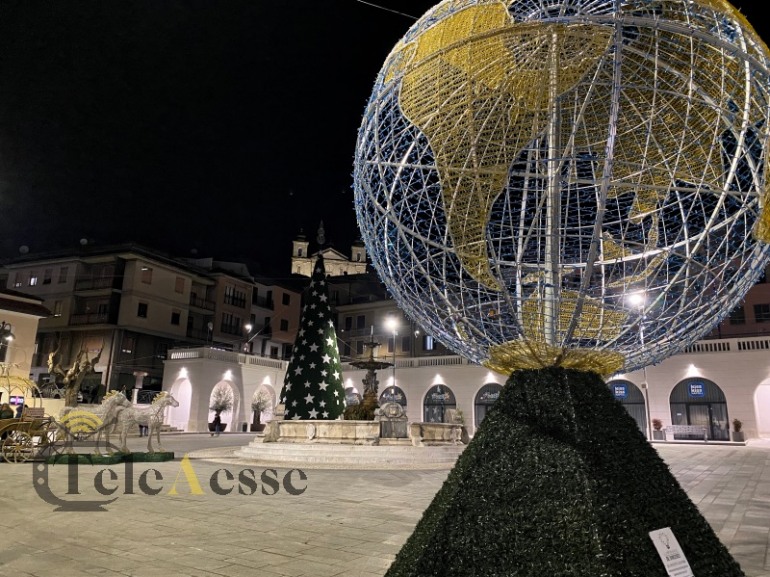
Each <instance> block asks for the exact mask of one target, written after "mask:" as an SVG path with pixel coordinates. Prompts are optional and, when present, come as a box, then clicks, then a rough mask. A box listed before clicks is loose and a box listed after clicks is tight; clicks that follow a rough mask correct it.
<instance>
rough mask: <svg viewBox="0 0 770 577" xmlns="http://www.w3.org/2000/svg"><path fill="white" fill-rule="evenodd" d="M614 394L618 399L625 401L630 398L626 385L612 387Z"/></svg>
mask: <svg viewBox="0 0 770 577" xmlns="http://www.w3.org/2000/svg"><path fill="white" fill-rule="evenodd" d="M612 394H613V395H615V398H616V399H625V398H627V397H628V387H627V386H626V385H624V384H614V385H612Z"/></svg>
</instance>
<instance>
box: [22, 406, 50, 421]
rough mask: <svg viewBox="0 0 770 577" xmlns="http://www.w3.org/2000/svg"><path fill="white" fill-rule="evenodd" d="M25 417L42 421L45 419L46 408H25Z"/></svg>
mask: <svg viewBox="0 0 770 577" xmlns="http://www.w3.org/2000/svg"><path fill="white" fill-rule="evenodd" d="M23 416H24V417H25V418H28V419H42V418H43V417H45V408H43V407H24V413H23Z"/></svg>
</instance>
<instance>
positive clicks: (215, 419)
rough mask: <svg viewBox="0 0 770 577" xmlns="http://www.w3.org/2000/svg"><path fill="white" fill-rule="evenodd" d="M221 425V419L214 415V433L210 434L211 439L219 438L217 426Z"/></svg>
mask: <svg viewBox="0 0 770 577" xmlns="http://www.w3.org/2000/svg"><path fill="white" fill-rule="evenodd" d="M221 424H222V419H220V418H219V414H216V415H214V432H213V433H211V436H212V437H214V436H216V437H218V436H219V426H220V425H221Z"/></svg>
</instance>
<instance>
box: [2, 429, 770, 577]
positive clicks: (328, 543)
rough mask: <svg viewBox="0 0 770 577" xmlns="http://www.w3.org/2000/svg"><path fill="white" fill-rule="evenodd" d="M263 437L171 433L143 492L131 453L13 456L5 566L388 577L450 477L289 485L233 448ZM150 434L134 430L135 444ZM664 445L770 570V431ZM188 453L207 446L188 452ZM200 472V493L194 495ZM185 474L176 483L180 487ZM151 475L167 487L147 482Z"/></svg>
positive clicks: (699, 497)
mask: <svg viewBox="0 0 770 577" xmlns="http://www.w3.org/2000/svg"><path fill="white" fill-rule="evenodd" d="M251 439H252V435H248V434H228V435H222V436H220V437H218V438H211V437H210V436H209V435H197V434H196V435H192V434H188V435H167V436H165V437H164V446H165V447H166V448H167V449H170V450H174V451H175V452H176V456H177V460H176V461H172V462H166V463H154V464H149V463H141V464H140V463H137V464H136V465H134V470H133V473H132V474H131V475H130V477H131V480H132V482H130V483H129V489H130V491H133V494H125V492H126V491H125V485H126V477H127V476H128V475H126V471H125V469H124V466H123V465H109V466H108V465H100V466H97V467H90V466H82V467H80V468H79V470H78V477H77V481H78V486H77V488H75V487H74V480H75V479H74V476H73V477H72V478H68V474H67V473H68V471H67V467H66V466H63V465H57V466H52V467H49V468H48V471H47V472H48V481H47V483H43V482H42V481H43V479H42V478H41V477H40V474H41V470H42V467H41V466H40V465H37V466H35V465H30V464H24V465H12V464H8V463H0V503H2V509H0V525H1V526H2V535H3V536H2V539H0V575H3V576H9V577H11V576H13V577H26V576H29V575H34V576H38V577H48V576H51V577H54V576H56V577H68V576H82V575H104V576H114V577H119V576H126V575H135V576H139V577H151V576H158V577H161V576H162V577H177V576H201V577H202V576H206V577H219V576H234V577H239V576H249V577H253V576H259V577H275V576H296V577H299V576H308V577H327V576H329V577H330V576H337V577H379V576H382V575H384V573H385V571H386V570H387V567H388V566H389V564H390V562H391V561H392V559H393V557H394V555H395V554H396V552H397V551H398V550H399V548H400V547H401V545H402V544H403V543H404V541H405V540H406V539H407V537H408V536H409V534H410V533H411V531H412V529H413V527H414V525H415V523H416V522H417V520H418V519H419V517H420V515H421V513H422V511H423V509H424V508H425V507H426V506H427V505H428V503H429V502H430V500H431V498H432V496H433V495H434V494H435V492H436V491H437V489H438V488H439V487H440V486H441V483H442V482H443V481H444V479H445V478H446V475H447V471H417V470H401V471H343V470H334V471H324V470H314V469H307V470H305V475H306V477H307V478H306V480H304V481H303V480H302V479H301V478H300V477H299V475H298V474H297V473H294V474H292V476H291V477H290V478H289V481H290V483H289V484H287V485H284V476H285V473H286V472H287V471H286V470H285V469H283V470H278V471H277V472H276V473H277V474H275V475H273V473H272V472H269V471H268V473H267V474H266V480H267V482H266V483H263V482H262V474H263V470H264V469H262V468H260V469H255V474H254V476H253V477H252V476H251V473H250V472H248V471H246V472H245V473H241V471H243V470H244V469H249V465H248V464H245V463H243V462H238V461H236V460H230V459H228V455H229V454H230V453H231V452H232V451H233V450H234V449H235V448H237V447H240V446H243V445H246V444H248V442H249V441H250V440H251ZM141 441H143V439H139V438H133V439H131V446H132V448H134V449H135V450H138V449H139V448H140V446H141V444H140V443H141ZM656 447H657V448H658V450H659V451H660V454H661V455H662V457H663V458H664V459H665V460H666V462H667V463H669V465H670V467H671V470H672V471H673V473H674V474H675V475H676V477H677V478H678V479H679V480H680V482H681V483H682V485H683V486H684V487H685V489H686V490H687V492H688V494H689V495H690V497H691V498H692V499H693V500H694V502H695V503H696V504H697V505H698V506H699V507H700V509H701V511H702V512H703V513H704V515H705V516H706V518H707V519H708V520H709V522H710V523H711V525H712V526H713V527H714V529H715V530H716V531H717V533H718V534H719V536H720V538H721V539H722V541H723V542H724V543H725V544H726V545H727V546H728V548H729V549H730V551H731V552H732V554H733V555H734V556H735V558H736V559H737V561H738V562H739V563H740V564H741V566H742V568H743V570H744V571H745V573H746V575H747V576H748V577H770V561H769V560H768V538H769V537H770V443H765V442H759V443H758V442H752V443H749V445H748V446H746V447H731V446H707V445H702V444H695V445H661V444H657V445H656ZM186 453H190V454H191V455H192V456H193V457H195V458H191V459H189V460H188V461H187V462H184V461H182V460H181V457H182V456H183V455H184V454H186ZM212 459H213V460H212ZM185 463H187V464H189V466H188V467H187V468H185V467H184V466H183V465H184V464H185ZM35 467H37V468H35ZM252 467H253V466H252ZM223 468H225V469H227V471H228V472H230V473H231V474H232V476H233V480H228V478H227V472H225V471H219V473H217V476H216V477H215V478H214V480H215V481H218V482H219V485H216V483H215V485H214V487H215V488H216V491H215V490H213V489H212V485H211V478H212V475H214V474H215V473H216V472H217V471H218V470H220V469H223ZM106 469H111V470H112V472H110V471H109V470H106ZM150 469H154V470H150ZM101 470H105V471H104V472H103V473H101V474H100V476H99V477H98V478H97V482H96V484H97V485H98V484H99V482H101V488H102V490H103V491H104V492H107V491H109V490H111V489H117V490H116V491H115V493H113V494H112V495H111V496H110V497H105V496H103V495H101V494H100V493H99V492H97V491H96V489H95V474H96V473H98V472H99V471H101ZM185 471H186V472H187V475H185ZM190 471H192V472H193V474H192V475H190ZM33 474H34V475H36V477H37V478H38V481H40V482H39V485H41V486H43V485H45V486H46V487H47V489H49V490H50V495H54V496H55V498H58V499H62V500H63V501H66V502H67V505H66V506H67V507H72V506H73V501H76V502H78V503H82V501H95V500H106V499H109V498H116V499H115V501H114V502H112V503H110V504H108V505H105V508H106V511H105V512H94V511H75V512H54V509H55V508H56V507H55V505H52V504H49V503H48V502H46V501H45V500H43V498H41V497H40V496H39V495H38V491H36V490H35V488H34V486H33ZM239 475H241V477H240V481H239ZM142 476H144V477H143V480H142ZM196 479H197V480H198V481H199V482H200V487H199V489H200V491H202V492H203V494H201V495H194V494H191V491H194V490H195V487H194V485H195V480H196ZM175 480H176V492H177V494H176V495H173V494H169V492H170V491H172V487H173V486H174V482H175ZM188 481H189V482H188ZM190 483H192V484H190ZM142 484H143V485H144V487H145V489H147V490H148V491H157V490H158V489H160V492H158V494H157V495H148V494H145V493H144V492H143V491H142V489H141V485H142ZM254 487H256V491H254V494H249V493H251V492H252V488H254ZM230 488H232V492H231V493H229V494H222V495H220V494H217V491H219V492H221V493H223V492H225V491H227V490H228V489H230ZM239 488H240V489H241V490H242V492H243V493H245V494H239ZM263 488H264V490H265V492H267V493H268V494H263ZM287 488H288V489H289V491H295V492H298V491H299V490H301V489H302V488H304V492H302V493H301V494H298V495H295V494H291V493H290V492H287ZM76 490H77V491H79V492H80V495H75V494H74V493H75V491H76ZM68 491H69V493H68ZM39 492H40V493H42V494H45V492H44V491H43V489H40V490H39ZM49 500H50V497H49Z"/></svg>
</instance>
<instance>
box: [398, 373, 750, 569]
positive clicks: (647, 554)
mask: <svg viewBox="0 0 770 577" xmlns="http://www.w3.org/2000/svg"><path fill="white" fill-rule="evenodd" d="M664 527H671V529H672V531H673V532H674V535H675V536H676V538H677V540H678V541H679V543H680V545H681V546H682V549H683V551H684V553H685V555H686V557H687V559H688V561H689V563H690V567H691V568H692V570H693V573H694V574H695V576H696V577H739V576H743V575H744V574H743V572H742V571H741V570H740V567H739V566H738V564H737V563H736V562H735V560H733V558H732V557H731V555H730V554H729V552H728V551H727V549H726V548H725V547H724V545H722V543H721V542H720V541H719V539H718V538H717V536H716V535H715V534H714V531H713V530H712V529H711V527H710V526H709V524H708V523H707V522H706V520H705V519H704V518H703V516H702V515H701V514H700V512H699V511H698V509H697V508H696V506H695V505H694V504H693V503H692V501H691V500H690V498H689V497H688V496H687V494H686V493H685V492H684V490H683V489H682V488H681V486H680V485H679V483H678V482H677V481H676V479H675V478H674V476H673V475H672V474H671V472H670V471H669V469H668V466H667V465H666V464H665V463H664V461H663V460H662V459H661V458H660V457H659V456H658V453H657V452H656V451H655V449H653V447H652V446H651V445H650V444H649V443H648V442H647V440H646V439H645V438H644V435H643V434H642V433H641V432H640V431H639V428H638V427H637V425H636V423H635V421H634V420H633V418H631V417H630V416H629V415H628V413H627V412H626V410H625V409H624V408H623V406H622V405H621V404H620V403H619V402H617V401H616V400H615V399H614V397H613V396H612V394H611V392H610V390H609V388H608V387H607V385H606V384H605V383H604V381H603V380H602V379H601V377H599V376H598V375H596V374H593V373H586V372H581V371H575V370H567V369H560V368H549V369H541V370H527V371H517V372H515V373H514V374H513V375H512V376H511V377H510V379H509V380H508V382H507V384H506V386H505V387H504V389H503V391H502V393H501V395H500V398H499V400H498V401H497V403H496V405H495V406H494V407H493V408H492V410H491V411H490V412H489V413H488V414H487V417H486V418H485V419H484V421H483V422H482V424H481V426H480V427H479V429H478V431H477V432H476V435H475V436H474V438H473V440H472V441H471V443H470V445H468V447H466V449H465V451H464V452H463V454H462V455H461V456H460V458H459V459H458V461H457V464H456V465H455V467H454V469H453V470H452V471H451V472H450V474H449V477H448V478H447V480H446V482H445V483H444V485H443V487H442V488H441V489H440V490H439V492H438V493H437V494H436V496H435V497H434V499H433V502H432V503H431V504H430V506H429V507H428V508H427V509H426V511H425V512H424V514H423V516H422V519H421V520H420V521H419V523H418V524H417V526H416V528H415V530H414V533H413V534H412V535H411V536H410V537H409V539H408V540H407V542H406V543H405V544H404V546H403V548H402V549H401V551H400V552H399V553H398V555H397V556H396V559H395V560H394V562H393V564H392V565H391V567H390V569H389V570H388V572H387V574H386V577H429V576H430V577H454V576H457V577H493V576H500V577H502V576H516V577H530V576H531V577H560V576H564V577H567V576H570V577H572V576H574V577H666V570H665V568H664V565H663V563H662V561H661V560H660V557H659V556H658V553H657V552H656V550H655V547H654V545H653V543H652V540H651V539H650V537H649V535H648V533H649V532H650V531H652V530H655V529H662V528H664Z"/></svg>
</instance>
